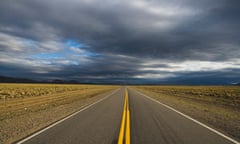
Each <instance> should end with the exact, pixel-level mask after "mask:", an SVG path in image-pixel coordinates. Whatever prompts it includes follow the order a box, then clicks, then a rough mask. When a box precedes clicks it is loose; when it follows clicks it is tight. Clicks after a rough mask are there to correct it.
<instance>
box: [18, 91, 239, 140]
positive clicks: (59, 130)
mask: <svg viewBox="0 0 240 144" xmlns="http://www.w3.org/2000/svg"><path fill="white" fill-rule="evenodd" d="M18 143H19V144H20V143H24V144H45V143H49V144H117V143H118V144H120V143H125V144H130V143H132V144H234V143H235V144H236V143H238V142H236V141H235V142H234V141H231V140H229V139H227V138H225V137H224V136H221V135H219V134H217V133H215V132H213V131H211V130H209V129H207V128H205V127H204V126H202V125H200V124H198V123H196V122H194V121H192V120H190V119H188V118H186V117H184V116H182V115H180V114H179V113H177V112H175V111H173V110H171V109H169V108H167V107H165V106H163V105H161V104H159V103H157V102H156V101H154V100H151V99H149V98H147V97H146V96H144V95H143V94H140V93H139V92H136V91H135V90H132V89H129V88H128V90H127V92H126V88H125V87H123V88H121V89H119V90H117V91H115V92H113V93H112V94H111V95H109V96H106V97H105V98H104V99H103V100H101V101H99V102H97V103H95V104H93V105H91V106H89V107H87V108H85V109H84V110H82V111H80V112H78V113H77V114H75V115H74V116H71V117H69V118H67V119H66V120H64V121H62V122H60V123H58V124H56V125H54V126H52V127H49V128H46V129H44V130H43V131H41V132H39V133H38V134H35V135H34V136H30V137H27V138H26V139H23V140H22V141H20V142H18Z"/></svg>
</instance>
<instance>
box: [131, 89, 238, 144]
mask: <svg viewBox="0 0 240 144" xmlns="http://www.w3.org/2000/svg"><path fill="white" fill-rule="evenodd" d="M134 91H136V92H137V93H139V94H140V95H142V96H144V97H146V98H148V99H150V100H152V101H154V102H156V103H158V104H160V105H162V106H164V107H166V108H168V109H170V110H172V111H174V112H176V113H178V114H180V115H181V116H183V117H185V118H187V119H189V120H191V121H193V122H195V123H197V124H199V125H201V126H202V127H204V128H207V129H208V130H210V131H212V132H214V133H215V134H218V135H219V136H222V137H223V138H225V139H227V140H229V141H231V142H233V143H234V144H240V142H238V141H237V140H234V139H233V138H230V137H229V136H226V135H225V134H223V133H221V132H219V131H217V130H215V129H213V128H211V127H209V126H207V125H206V124H203V123H201V122H200V121H198V120H196V119H194V118H192V117H190V116H188V115H186V114H184V113H182V112H180V111H178V110H176V109H174V108H173V107H171V106H168V105H166V104H164V103H161V102H160V101H158V100H156V99H154V98H151V97H149V96H147V95H145V94H143V93H141V92H139V91H137V90H134Z"/></svg>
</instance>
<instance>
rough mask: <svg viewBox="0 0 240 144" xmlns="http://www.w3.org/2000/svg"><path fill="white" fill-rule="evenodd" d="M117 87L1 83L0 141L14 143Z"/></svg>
mask: <svg viewBox="0 0 240 144" xmlns="http://www.w3.org/2000/svg"><path fill="white" fill-rule="evenodd" d="M116 88H117V87H116V86H104V85H62V84H0V97H1V98H0V127H1V129H0V143H11V142H14V141H16V140H17V139H20V138H22V137H24V136H26V135H28V134H30V133H32V132H34V131H36V130H38V129H41V128H43V127H45V126H46V125H49V124H51V123H53V122H54V121H56V120H58V119H61V118H63V117H65V116H66V115H69V114H71V113H73V112H74V111H76V110H78V109H79V108H80V107H81V106H82V105H84V104H87V103H91V102H93V101H96V100H98V99H100V98H101V97H103V96H104V95H101V94H104V93H106V92H109V91H111V90H113V89H116Z"/></svg>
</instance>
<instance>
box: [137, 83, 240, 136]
mask: <svg viewBox="0 0 240 144" xmlns="http://www.w3.org/2000/svg"><path fill="white" fill-rule="evenodd" d="M133 88H134V89H137V90H139V91H140V92H143V93H144V94H146V95H148V96H151V97H152V98H154V99H156V100H158V101H160V102H162V103H164V104H167V105H169V106H172V107H173V108H175V109H177V110H179V111H181V112H183V113H185V114H187V115H189V116H191V117H193V118H195V119H197V120H199V121H201V122H203V123H206V124H207V125H209V126H211V127H213V128H215V129H218V130H219V131H222V132H224V133H226V134H228V135H230V136H232V137H235V138H237V139H240V87H239V86H134V87H133Z"/></svg>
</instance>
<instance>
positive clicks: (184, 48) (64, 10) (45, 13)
mask: <svg viewBox="0 0 240 144" xmlns="http://www.w3.org/2000/svg"><path fill="white" fill-rule="evenodd" d="M239 4H240V2H239V1H237V0H212V1H207V0H202V1H194V2H193V1H191V0H183V1H178V0H172V1H159V0H151V1H145V0H133V1H127V0H122V1H109V0H106V1H101V2H100V1H95V0H81V1H78V0H70V1H64V0H51V1H48V0H42V1H36V0H22V1H17V0H13V1H9V0H2V1H1V2H0V56H1V58H0V62H1V71H0V74H3V75H17V74H16V71H19V73H18V75H20V76H31V77H33V78H56V77H64V78H69V79H80V80H83V79H84V81H89V80H90V81H102V82H103V81H111V80H112V81H121V82H122V81H124V80H126V79H128V80H131V81H132V82H140V81H141V80H143V81H145V82H148V81H155V80H159V79H163V78H164V77H166V78H168V79H170V78H176V77H187V76H190V74H189V73H196V72H198V71H200V72H201V73H200V74H199V75H202V76H205V75H204V73H202V71H204V72H205V71H207V72H209V71H210V72H212V71H214V74H215V73H216V74H217V73H218V72H217V71H219V70H220V71H221V70H223V69H228V68H236V70H238V68H239V65H240V64H239V57H240V49H239V44H240V40H239V38H240V29H239V28H238V27H239V25H240V18H239V13H240V9H239V8H238V6H239ZM68 39H71V40H74V41H76V42H78V43H80V44H84V47H82V48H79V47H77V48H71V49H69V50H68V51H71V50H74V51H75V53H73V52H71V53H69V52H66V44H65V42H66V40H68ZM77 49H79V50H77ZM39 53H43V54H45V53H50V54H51V53H53V54H55V55H56V54H57V57H58V58H53V57H50V58H43V57H40V58H36V57H34V56H35V55H37V54H39ZM12 57H13V58H12ZM201 62H209V63H207V64H206V66H201V68H198V67H193V66H192V65H198V64H201ZM221 63H222V65H221ZM211 64H216V65H217V66H218V67H216V68H215V67H214V69H212V66H211ZM189 69H191V70H189ZM181 73H187V75H181ZM219 73H220V72H219ZM231 73H232V72H229V71H228V72H227V73H224V75H223V77H224V76H226V77H227V74H231ZM205 77H207V76H205ZM235 78H239V76H237V75H235Z"/></svg>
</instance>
